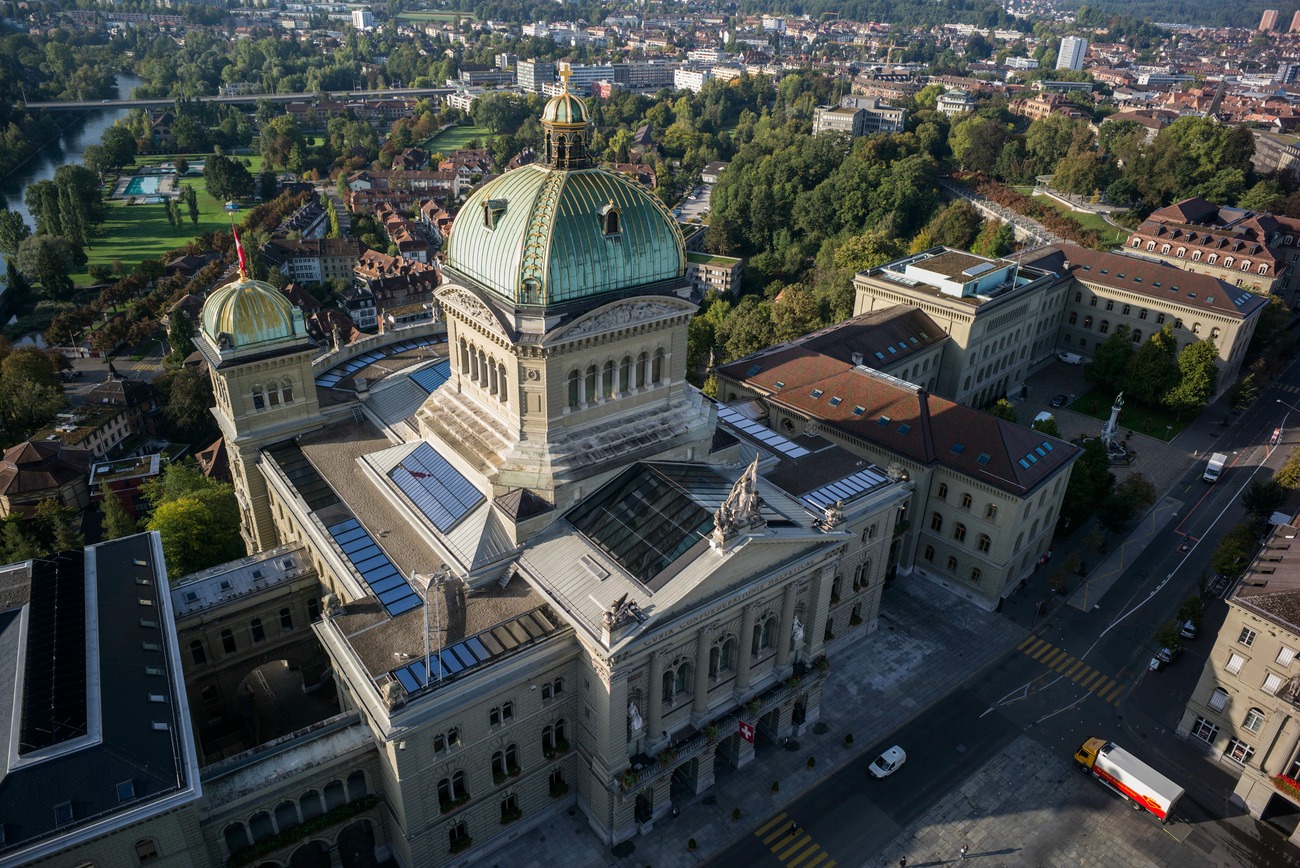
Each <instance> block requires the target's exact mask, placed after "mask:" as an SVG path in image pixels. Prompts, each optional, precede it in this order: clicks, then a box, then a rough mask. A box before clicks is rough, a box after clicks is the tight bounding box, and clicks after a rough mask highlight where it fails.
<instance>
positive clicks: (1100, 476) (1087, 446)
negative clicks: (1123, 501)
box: [1061, 439, 1115, 527]
mask: <svg viewBox="0 0 1300 868" xmlns="http://www.w3.org/2000/svg"><path fill="white" fill-rule="evenodd" d="M1114 487H1115V474H1113V473H1111V472H1110V461H1109V459H1108V458H1107V457H1106V447H1105V446H1103V445H1102V443H1101V441H1100V440H1097V439H1093V440H1089V441H1087V442H1086V443H1084V445H1083V454H1082V455H1080V456H1079V460H1078V461H1076V462H1075V463H1074V469H1073V470H1072V471H1071V472H1070V483H1069V485H1068V487H1067V488H1066V490H1065V498H1064V499H1063V500H1062V502H1061V517H1062V518H1063V519H1066V520H1068V522H1069V525H1070V526H1071V527H1078V526H1079V525H1081V524H1083V522H1084V521H1086V520H1087V519H1088V518H1089V517H1090V516H1091V515H1092V514H1093V513H1094V512H1095V511H1096V509H1097V508H1098V507H1099V506H1100V505H1101V504H1102V503H1103V502H1104V501H1105V500H1106V498H1107V497H1109V496H1110V492H1111V490H1112V489H1113V488H1114Z"/></svg>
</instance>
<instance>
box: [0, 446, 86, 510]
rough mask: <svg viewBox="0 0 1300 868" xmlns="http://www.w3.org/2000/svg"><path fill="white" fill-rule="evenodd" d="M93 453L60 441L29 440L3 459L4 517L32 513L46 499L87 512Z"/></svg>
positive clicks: (0, 505) (0, 495)
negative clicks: (87, 483)
mask: <svg viewBox="0 0 1300 868" xmlns="http://www.w3.org/2000/svg"><path fill="white" fill-rule="evenodd" d="M90 461H91V454H90V452H89V451H87V450H85V449H80V448H78V447H76V446H65V445H64V444H63V443H62V442H61V441H59V440H28V441H26V442H24V443H19V444H17V445H16V446H10V447H9V448H8V449H6V450H5V451H4V457H3V458H0V518H5V517H7V516H9V515H12V514H13V513H15V512H17V513H22V514H30V513H31V512H32V511H34V510H35V509H36V507H37V506H39V505H40V503H41V502H42V501H44V500H57V501H59V502H60V503H62V504H64V505H65V506H71V507H73V508H75V509H85V508H86V507H87V506H88V505H89V504H90V492H89V490H88V489H87V486H86V471H87V470H88V468H89V467H90Z"/></svg>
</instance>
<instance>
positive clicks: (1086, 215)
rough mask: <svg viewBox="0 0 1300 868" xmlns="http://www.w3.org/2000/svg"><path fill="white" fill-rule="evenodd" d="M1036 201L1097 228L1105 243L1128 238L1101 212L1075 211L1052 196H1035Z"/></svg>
mask: <svg viewBox="0 0 1300 868" xmlns="http://www.w3.org/2000/svg"><path fill="white" fill-rule="evenodd" d="M1016 189H1020V188H1019V187H1017V188H1016ZM1029 189H1030V190H1031V191H1032V190H1033V188H1032V187H1030V188H1029ZM1025 195H1026V196H1028V195H1029V194H1028V193H1026V194H1025ZM1034 201H1035V202H1041V203H1043V204H1044V205H1047V206H1048V207H1051V208H1055V209H1056V210H1057V211H1060V212H1061V213H1062V214H1064V215H1065V216H1066V217H1070V218H1072V219H1074V220H1076V221H1078V223H1079V225H1080V226H1082V227H1083V228H1084V229H1096V230H1097V234H1098V235H1100V236H1101V240H1102V241H1103V242H1104V243H1107V244H1113V245H1116V246H1119V245H1122V244H1123V243H1124V239H1126V238H1128V233H1127V232H1125V231H1123V230H1122V229H1116V228H1115V227H1114V226H1111V225H1110V224H1109V223H1107V222H1106V220H1105V218H1104V217H1102V216H1101V215H1100V214H1094V213H1092V212H1091V211H1075V210H1074V209H1073V208H1070V207H1068V206H1066V205H1063V204H1061V203H1060V202H1058V201H1056V200H1055V199H1053V198H1052V197H1051V196H1037V197H1035V199H1034Z"/></svg>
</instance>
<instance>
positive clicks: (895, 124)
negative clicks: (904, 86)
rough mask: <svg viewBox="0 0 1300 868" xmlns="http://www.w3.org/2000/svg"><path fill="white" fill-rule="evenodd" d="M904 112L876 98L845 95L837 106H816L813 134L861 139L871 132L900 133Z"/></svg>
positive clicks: (904, 117) (903, 122) (905, 115)
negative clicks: (844, 134) (858, 137)
mask: <svg viewBox="0 0 1300 868" xmlns="http://www.w3.org/2000/svg"><path fill="white" fill-rule="evenodd" d="M906 123H907V110H906V109H896V108H892V107H891V106H887V105H885V104H884V103H883V102H882V101H881V100H880V98H879V97H864V96H855V95H852V94H850V95H848V96H845V97H842V98H841V99H840V103H839V105H837V106H818V107H817V110H816V113H815V115H814V118H813V135H816V134H818V133H821V132H825V131H827V130H832V131H834V132H840V133H847V134H848V135H850V136H854V137H857V136H864V135H870V134H871V133H897V132H902V130H903V127H904V125H905V124H906Z"/></svg>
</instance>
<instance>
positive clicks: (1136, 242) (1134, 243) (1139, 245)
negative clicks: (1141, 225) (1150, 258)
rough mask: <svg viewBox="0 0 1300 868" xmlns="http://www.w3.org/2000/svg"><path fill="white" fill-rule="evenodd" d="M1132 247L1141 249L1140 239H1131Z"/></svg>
mask: <svg viewBox="0 0 1300 868" xmlns="http://www.w3.org/2000/svg"><path fill="white" fill-rule="evenodd" d="M1133 246H1134V247H1141V246H1142V239H1141V238H1134V239H1133Z"/></svg>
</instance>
